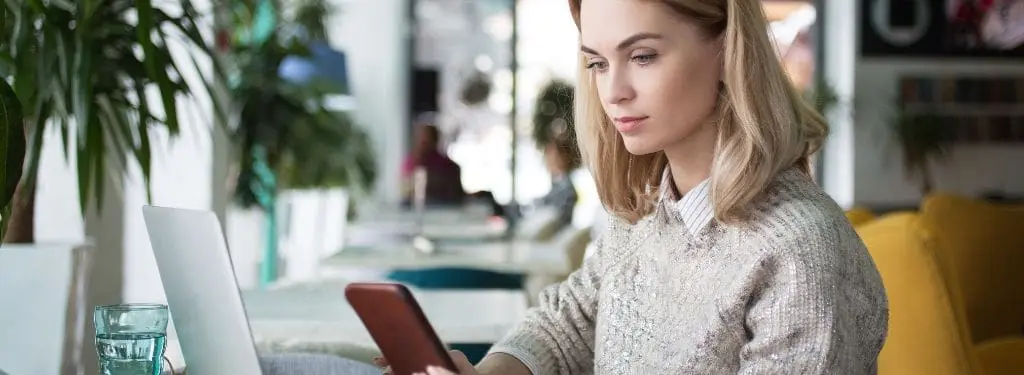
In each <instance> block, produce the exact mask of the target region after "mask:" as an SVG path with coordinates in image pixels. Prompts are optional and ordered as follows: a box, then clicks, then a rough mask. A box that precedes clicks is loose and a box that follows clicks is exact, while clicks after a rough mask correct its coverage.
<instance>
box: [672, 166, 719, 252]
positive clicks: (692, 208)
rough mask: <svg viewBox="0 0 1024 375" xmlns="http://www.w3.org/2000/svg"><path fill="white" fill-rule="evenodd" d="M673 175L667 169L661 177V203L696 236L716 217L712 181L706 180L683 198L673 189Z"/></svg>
mask: <svg viewBox="0 0 1024 375" xmlns="http://www.w3.org/2000/svg"><path fill="white" fill-rule="evenodd" d="M672 184H673V182H672V173H671V171H670V170H669V168H668V167H667V166H666V167H665V172H663V173H662V176H661V197H660V201H661V202H662V203H663V204H664V206H665V207H666V208H667V209H668V210H670V211H674V212H675V213H676V214H677V215H678V217H679V218H680V219H682V220H683V224H684V225H686V229H687V230H689V231H690V234H691V235H694V236H696V235H697V233H699V232H700V231H701V230H703V229H704V227H706V226H707V225H708V224H710V223H711V220H712V219H714V217H715V210H714V207H712V205H711V190H710V188H711V180H710V179H708V180H704V181H702V182H701V183H699V184H697V186H694V187H693V189H690V191H688V192H687V193H686V194H684V195H683V197H682V198H679V197H678V196H677V195H676V192H675V189H673V188H672Z"/></svg>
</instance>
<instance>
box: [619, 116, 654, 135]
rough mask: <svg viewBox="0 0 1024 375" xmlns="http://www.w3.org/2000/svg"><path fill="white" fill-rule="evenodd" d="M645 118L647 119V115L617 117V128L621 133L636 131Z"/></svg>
mask: <svg viewBox="0 0 1024 375" xmlns="http://www.w3.org/2000/svg"><path fill="white" fill-rule="evenodd" d="M644 120H647V116H624V117H616V118H615V130H618V131H619V133H629V132H632V131H636V130H637V129H639V128H640V125H641V124H643V122H644Z"/></svg>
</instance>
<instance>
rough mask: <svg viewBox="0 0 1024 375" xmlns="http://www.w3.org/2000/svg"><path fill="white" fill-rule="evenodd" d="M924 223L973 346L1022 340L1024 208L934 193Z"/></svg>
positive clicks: (924, 209) (925, 205) (926, 204)
mask: <svg viewBox="0 0 1024 375" xmlns="http://www.w3.org/2000/svg"><path fill="white" fill-rule="evenodd" d="M921 222H922V225H923V226H924V228H925V230H926V231H927V232H929V233H932V234H933V235H934V237H933V243H931V244H930V246H933V247H934V248H935V250H936V254H937V255H938V258H939V266H940V267H942V269H943V274H944V275H945V277H946V282H947V284H948V288H949V290H950V292H952V293H953V298H954V300H955V301H956V303H957V305H959V306H961V307H962V308H963V310H964V311H963V312H962V313H963V314H964V315H965V316H966V318H967V322H968V326H969V327H970V331H971V336H972V338H973V340H974V342H983V341H986V340H992V339H998V338H1002V337H1007V336H1024V206H1013V205H1001V204H993V203H988V202H983V201H979V200H974V199H970V198H965V197H959V196H956V195H952V194H945V193H939V194H932V195H930V196H928V197H926V198H925V199H924V201H922V203H921ZM1020 373H1021V374H1024V369H1021V372H1020Z"/></svg>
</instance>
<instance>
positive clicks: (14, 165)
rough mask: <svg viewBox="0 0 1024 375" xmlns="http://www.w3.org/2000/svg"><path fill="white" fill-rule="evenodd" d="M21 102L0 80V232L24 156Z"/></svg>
mask: <svg viewBox="0 0 1024 375" xmlns="http://www.w3.org/2000/svg"><path fill="white" fill-rule="evenodd" d="M6 25H7V7H0V30H5V29H6ZM23 121H24V117H23V115H22V108H21V102H20V101H19V100H18V97H17V95H15V94H14V89H13V88H12V87H11V85H10V83H8V82H7V80H5V79H0V211H2V212H0V235H2V234H3V233H4V231H5V230H6V228H7V226H6V223H7V222H8V217H9V216H10V203H11V198H13V197H14V191H15V189H16V188H17V186H18V181H19V180H21V174H22V167H21V166H22V163H23V162H24V159H25V126H24V122H23Z"/></svg>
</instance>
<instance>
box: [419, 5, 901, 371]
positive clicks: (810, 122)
mask: <svg viewBox="0 0 1024 375" xmlns="http://www.w3.org/2000/svg"><path fill="white" fill-rule="evenodd" d="M570 8H571V9H572V13H573V14H572V15H573V18H574V20H575V21H576V24H577V26H578V27H579V30H580V39H581V44H582V45H581V51H582V53H581V54H580V60H581V67H582V69H581V70H580V77H579V87H578V92H577V95H576V100H577V102H578V107H577V109H578V113H577V120H578V123H577V129H578V133H579V140H580V143H581V146H582V150H583V154H584V159H585V160H586V161H587V164H588V165H589V167H590V168H591V170H592V172H593V174H594V176H595V179H596V182H597V187H598V190H599V193H600V196H601V199H602V202H603V203H604V205H605V206H606V208H607V209H608V210H609V212H610V213H611V214H612V215H613V216H614V217H615V218H616V219H614V220H611V223H610V228H609V229H608V230H607V232H606V235H605V236H603V237H602V238H601V239H600V240H599V241H600V242H599V244H597V251H596V253H595V254H594V255H593V256H591V257H589V258H588V259H587V260H586V262H585V264H584V266H583V267H582V268H581V269H580V270H578V271H576V272H575V273H573V274H572V275H571V276H570V277H569V278H568V279H567V280H566V281H565V282H563V283H561V284H559V285H557V286H552V287H549V288H548V289H546V290H545V291H544V292H543V293H542V294H541V297H540V305H539V307H537V308H535V309H532V310H531V311H530V312H529V313H528V315H527V317H526V319H525V321H523V322H522V323H521V324H520V325H519V326H518V327H516V328H515V329H513V330H512V332H510V333H509V334H508V336H507V337H506V338H505V339H504V340H502V341H501V342H499V343H497V344H496V345H495V346H494V347H493V348H492V349H491V354H489V355H488V356H487V357H486V358H485V359H484V360H482V361H481V362H480V363H479V364H478V365H477V366H476V367H475V368H474V367H473V366H470V365H469V364H468V363H467V361H465V360H464V357H463V356H461V355H458V354H457V353H455V355H453V358H454V359H455V360H456V361H457V363H458V364H459V368H458V371H459V373H460V374H463V375H467V374H477V373H479V374H531V373H532V374H584V373H596V374H736V373H742V374H871V373H875V372H876V360H877V355H878V353H879V351H880V349H881V348H882V344H883V342H884V339H885V333H886V325H887V321H888V319H887V302H886V299H885V291H884V290H883V288H882V283H881V279H880V277H879V275H878V272H877V270H876V269H875V266H874V264H873V262H872V260H871V258H870V257H869V255H868V253H867V251H866V249H865V248H864V245H863V243H862V242H861V241H860V239H859V238H858V237H857V235H856V233H855V232H854V230H853V228H852V227H851V225H850V224H849V222H848V221H847V220H846V219H845V218H844V216H843V212H842V210H841V209H840V207H838V206H837V205H836V204H835V202H833V201H832V200H831V199H830V198H829V197H828V196H827V195H826V194H825V193H824V192H822V191H821V190H820V189H819V188H818V187H817V186H816V185H815V184H814V182H813V181H812V180H811V178H810V176H809V166H808V157H809V156H810V155H811V153H812V152H814V151H815V150H816V149H817V147H818V145H819V143H820V142H821V140H822V139H823V137H824V136H825V133H826V127H825V125H824V123H823V120H822V118H821V117H820V116H819V115H818V114H816V113H815V112H814V111H813V110H812V109H810V108H809V106H808V105H807V104H806V103H804V102H803V101H801V99H800V96H799V95H798V94H797V93H796V92H795V91H794V89H793V88H792V86H791V85H790V83H789V82H788V81H787V78H786V76H785V74H784V73H783V70H782V67H781V66H780V63H779V60H778V58H777V57H776V55H775V52H774V50H773V47H772V44H771V42H770V40H769V36H768V35H767V30H768V27H767V23H766V21H765V18H764V14H763V11H762V9H761V2H760V1H759V0H661V1H641V0H582V1H581V0H571V1H570ZM424 370H426V372H427V373H429V374H445V373H448V372H446V371H444V370H440V369H437V368H430V369H424Z"/></svg>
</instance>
